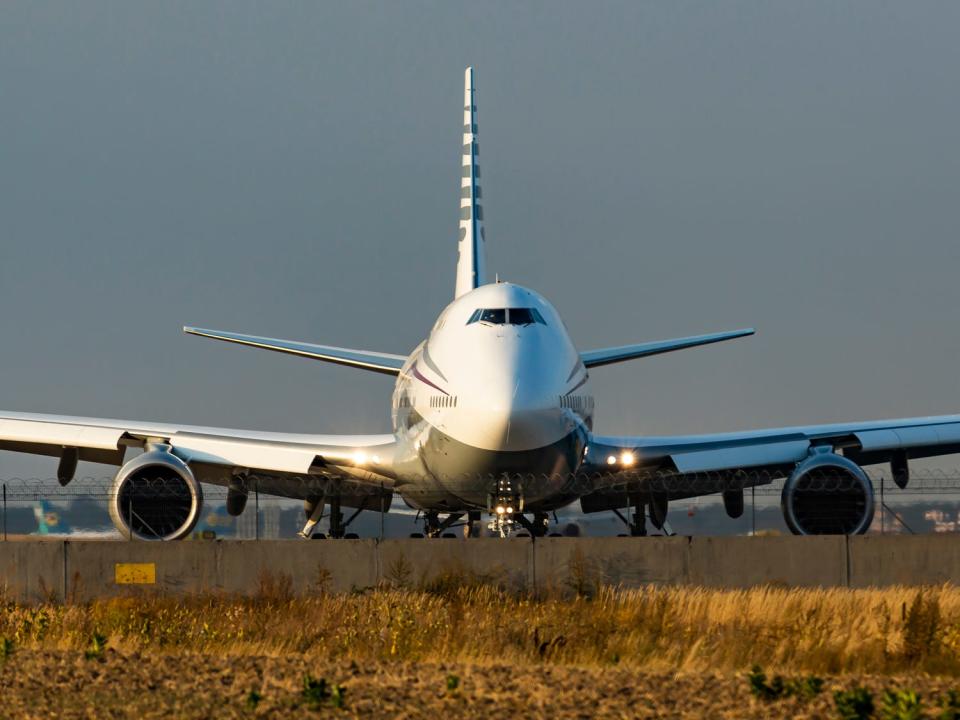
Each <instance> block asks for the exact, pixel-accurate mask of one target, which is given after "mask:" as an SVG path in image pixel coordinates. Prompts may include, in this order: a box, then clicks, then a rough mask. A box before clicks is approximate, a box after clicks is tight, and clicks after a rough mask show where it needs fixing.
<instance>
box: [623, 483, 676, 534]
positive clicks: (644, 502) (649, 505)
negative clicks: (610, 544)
mask: <svg viewBox="0 0 960 720" xmlns="http://www.w3.org/2000/svg"><path fill="white" fill-rule="evenodd" d="M630 500H631V509H632V511H631V510H628V511H627V515H624V514H623V513H622V512H620V511H619V510H618V509H616V508H614V509H613V512H614V514H615V515H616V516H617V517H618V518H620V519H621V520H622V521H623V524H624V525H626V526H627V529H628V530H629V534H630V536H631V537H645V536H646V535H647V512H648V510H649V514H650V524H651V525H653V527H654V528H656V529H657V530H662V531H663V534H664V535H673V534H674V532H673V529H672V528H671V527H670V523H668V522H667V509H668V498H667V496H666V495H665V494H662V493H649V494H648V495H646V496H643V495H635V496H633V497H631V498H630ZM626 536H627V533H622V534H621V536H620V537H626Z"/></svg>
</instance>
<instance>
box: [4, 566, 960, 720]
mask: <svg viewBox="0 0 960 720" xmlns="http://www.w3.org/2000/svg"><path fill="white" fill-rule="evenodd" d="M754 666H759V667H762V668H763V672H764V673H765V677H762V676H761V675H759V674H757V673H754V674H753V676H752V677H751V668H753V667H754ZM958 675H960V590H958V589H956V588H953V587H949V586H944V587H934V588H924V589H917V588H906V587H898V588H887V589H882V590H843V589H830V590H787V589H782V588H774V587H766V588H755V589H751V590H743V591H733V590H707V589H695V588H653V587H651V588H648V589H643V590H617V589H613V588H603V587H601V588H595V587H588V588H584V587H577V586H576V585H575V584H573V585H571V586H570V587H567V588H564V589H558V590H556V591H555V592H552V593H547V594H545V595H542V596H538V597H532V596H528V595H523V594H517V593H512V592H508V591H504V590H500V589H497V588H494V587H490V586H485V585H478V584H473V583H470V582H469V581H465V579H464V578H446V579H443V580H441V581H437V582H435V583H433V584H432V585H431V586H429V587H424V588H419V589H415V590H414V589H396V588H394V589H391V588H383V589H378V590H372V591H368V592H363V593H356V594H327V593H324V592H322V587H321V588H318V593H317V594H316V595H315V596H313V597H310V598H295V597H293V596H292V595H291V594H290V592H289V585H288V583H286V582H285V581H284V579H283V578H279V579H276V578H269V577H266V578H263V579H262V582H261V588H260V592H259V594H258V595H257V596H255V597H251V598H239V597H232V596H212V595H208V596H197V597H183V598H173V597H160V596H146V595H144V596H130V597H123V598H114V599H104V600H100V601H96V602H92V603H89V604H57V603H46V604H40V605H20V604H16V603H12V602H4V603H2V604H0V689H2V690H0V717H21V716H22V717H40V716H47V717H49V716H74V717H94V716H97V717H102V716H105V715H106V716H113V717H149V716H156V717H159V716H161V715H166V716H175V717H219V716H224V717H252V716H259V717H265V716H273V715H277V716H279V715H281V714H288V713H289V712H290V711H292V710H298V711H305V712H307V711H309V712H313V711H317V712H322V713H327V714H329V713H334V714H340V715H346V716H355V715H360V716H394V715H398V716H404V717H427V716H432V717H437V714H438V712H439V713H441V714H443V713H452V714H456V715H458V716H465V717H480V716H489V715H490V714H491V713H497V712H510V713H519V714H521V715H524V716H547V715H553V716H557V717H576V716H582V717H597V716H605V717H758V718H759V717H799V716H804V717H842V716H843V714H842V713H841V710H839V709H838V708H841V709H842V707H846V706H844V705H843V704H844V702H846V703H847V705H850V704H851V703H852V705H851V707H855V706H856V703H857V697H858V696H854V695H850V696H841V697H840V698H839V700H838V699H837V698H836V697H835V696H834V695H835V693H836V692H846V691H852V690H854V689H855V688H856V687H858V686H863V687H865V688H867V689H868V690H869V694H870V695H871V698H872V702H873V704H874V706H875V714H874V716H875V717H904V718H906V717H914V718H916V717H960V699H958V698H957V697H955V696H951V695H950V694H949V692H950V690H951V689H952V688H954V687H960V683H958V682H957V678H958ZM777 676H782V677H779V678H778V677H777ZM821 681H822V682H821ZM887 690H889V691H891V692H892V691H900V692H899V694H896V693H893V694H890V695H888V696H887V697H886V698H885V697H884V691H887ZM911 692H916V693H918V694H919V696H920V698H921V699H920V702H921V703H922V704H923V706H924V707H925V708H926V710H925V712H926V713H927V714H926V715H923V714H917V713H918V712H919V711H918V710H917V705H918V703H917V702H916V700H915V699H913V696H912V695H911V694H910V693H911ZM862 699H863V697H860V700H862ZM954 705H956V708H955V709H953V708H954ZM898 708H899V709H898ZM911 708H912V709H911ZM862 709H863V708H861V710H862ZM891 713H894V714H891ZM896 713H900V714H896ZM910 713H913V714H910ZM846 716H847V717H868V716H869V715H865V714H862V713H861V714H859V715H858V714H849V713H848V714H847V715H846Z"/></svg>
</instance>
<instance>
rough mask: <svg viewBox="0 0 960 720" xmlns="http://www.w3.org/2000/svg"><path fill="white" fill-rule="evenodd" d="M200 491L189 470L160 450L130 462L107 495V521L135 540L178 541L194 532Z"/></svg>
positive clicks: (144, 454)
mask: <svg viewBox="0 0 960 720" xmlns="http://www.w3.org/2000/svg"><path fill="white" fill-rule="evenodd" d="M202 507H203V491H202V489H201V487H200V483H198V482H197V480H196V478H195V477H194V476H193V472H192V471H191V470H190V466H189V465H187V464H186V463H185V462H184V461H183V460H181V459H180V458H178V457H177V456H176V455H174V454H173V453H171V452H170V450H169V447H167V446H160V447H156V448H153V449H150V450H148V451H147V452H145V453H143V454H142V455H138V456H137V457H135V458H133V459H132V460H130V461H129V462H128V463H126V464H125V465H124V466H123V467H121V468H120V471H119V472H118V473H117V476H116V478H115V479H114V481H113V487H112V488H111V491H110V518H111V520H113V524H114V526H115V527H116V528H117V529H118V530H119V531H120V532H121V533H123V534H124V535H126V536H132V537H134V538H137V539H138V540H179V539H180V538H183V537H186V536H187V535H189V534H190V532H191V531H192V530H193V528H194V526H196V524H197V520H198V519H199V518H200V512H201V509H202Z"/></svg>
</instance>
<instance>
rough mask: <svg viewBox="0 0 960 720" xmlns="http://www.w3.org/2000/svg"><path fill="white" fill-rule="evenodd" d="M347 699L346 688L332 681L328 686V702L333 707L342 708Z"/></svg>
mask: <svg viewBox="0 0 960 720" xmlns="http://www.w3.org/2000/svg"><path fill="white" fill-rule="evenodd" d="M346 701H347V689H346V688H345V687H344V686H343V685H337V684H336V683H334V685H333V687H332V688H330V704H331V705H333V707H335V708H342V707H343V704H344V703H345V702H346Z"/></svg>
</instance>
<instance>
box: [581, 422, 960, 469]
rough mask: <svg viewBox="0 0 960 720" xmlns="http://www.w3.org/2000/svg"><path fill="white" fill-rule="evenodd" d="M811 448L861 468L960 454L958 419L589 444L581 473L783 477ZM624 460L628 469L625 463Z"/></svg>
mask: <svg viewBox="0 0 960 720" xmlns="http://www.w3.org/2000/svg"><path fill="white" fill-rule="evenodd" d="M815 448H824V449H832V450H834V451H836V452H839V453H842V454H843V456H844V457H846V458H849V459H851V460H853V461H854V462H856V463H858V464H861V465H871V464H876V463H882V462H890V461H893V460H896V459H898V458H902V459H915V458H924V457H934V456H937V455H950V454H953V453H960V415H942V416H935V417H918V418H906V419H899V420H873V421H866V422H853V423H838V424H831V425H809V426H799V427H788V428H778V429H770V430H753V431H746V432H735V433H723V434H717V435H682V436H675V437H605V436H594V437H592V438H591V442H590V446H589V449H588V456H587V460H586V463H585V468H584V469H585V471H587V472H589V471H591V470H592V471H594V472H603V471H606V472H607V473H610V472H621V471H630V470H633V471H637V470H662V471H665V472H667V473H677V474H681V475H689V474H696V473H723V472H729V471H739V470H753V471H768V472H774V471H782V470H783V469H785V468H792V467H793V466H794V465H795V464H796V463H798V462H800V461H802V460H803V459H804V458H806V457H807V456H808V455H809V454H810V452H811V451H812V450H814V449H815ZM624 461H626V462H624Z"/></svg>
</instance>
